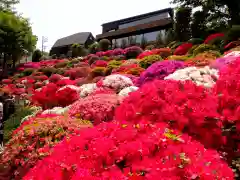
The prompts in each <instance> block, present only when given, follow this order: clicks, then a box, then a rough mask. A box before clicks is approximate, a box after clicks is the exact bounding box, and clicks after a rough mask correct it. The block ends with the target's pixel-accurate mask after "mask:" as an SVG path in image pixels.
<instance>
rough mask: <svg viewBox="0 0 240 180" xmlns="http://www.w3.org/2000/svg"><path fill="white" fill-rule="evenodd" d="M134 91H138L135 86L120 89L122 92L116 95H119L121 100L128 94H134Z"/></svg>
mask: <svg viewBox="0 0 240 180" xmlns="http://www.w3.org/2000/svg"><path fill="white" fill-rule="evenodd" d="M136 90H138V87H136V86H129V87H126V88H124V89H122V90H121V91H120V92H119V93H118V95H119V96H120V97H121V98H124V97H127V96H128V94H129V93H130V92H134V91H136Z"/></svg>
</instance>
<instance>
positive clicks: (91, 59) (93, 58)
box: [88, 55, 99, 65]
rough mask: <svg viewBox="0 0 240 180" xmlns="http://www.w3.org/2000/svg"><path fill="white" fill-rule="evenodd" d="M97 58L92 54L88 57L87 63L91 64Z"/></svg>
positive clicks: (97, 58)
mask: <svg viewBox="0 0 240 180" xmlns="http://www.w3.org/2000/svg"><path fill="white" fill-rule="evenodd" d="M97 60H99V57H98V56H96V55H92V56H91V57H90V58H89V59H88V64H90V65H91V64H92V63H94V62H95V61H97Z"/></svg>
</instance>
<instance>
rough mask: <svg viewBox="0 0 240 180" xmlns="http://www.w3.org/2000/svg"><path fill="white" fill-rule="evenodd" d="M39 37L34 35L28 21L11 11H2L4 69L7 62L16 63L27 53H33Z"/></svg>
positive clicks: (0, 50)
mask: <svg viewBox="0 0 240 180" xmlns="http://www.w3.org/2000/svg"><path fill="white" fill-rule="evenodd" d="M36 43H37V37H36V36H34V35H33V33H32V28H31V26H30V24H29V21H28V19H25V18H23V17H21V16H18V15H16V14H14V13H13V12H11V11H7V10H6V11H0V54H3V59H4V62H3V69H5V64H6V62H7V60H13V67H15V62H16V61H17V60H18V59H19V58H20V57H21V56H22V55H23V54H24V53H25V52H26V51H28V52H33V50H34V49H35V46H36Z"/></svg>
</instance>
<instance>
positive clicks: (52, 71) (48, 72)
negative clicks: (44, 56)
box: [38, 67, 57, 77]
mask: <svg viewBox="0 0 240 180" xmlns="http://www.w3.org/2000/svg"><path fill="white" fill-rule="evenodd" d="M38 71H39V72H43V74H44V75H46V76H48V77H50V76H51V75H52V74H55V73H56V72H57V69H56V68H53V67H45V68H40V69H39V70H38Z"/></svg>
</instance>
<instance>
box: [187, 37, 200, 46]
mask: <svg viewBox="0 0 240 180" xmlns="http://www.w3.org/2000/svg"><path fill="white" fill-rule="evenodd" d="M188 42H189V43H192V44H193V45H198V44H202V43H203V39H201V38H192V39H189V40H188Z"/></svg>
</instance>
